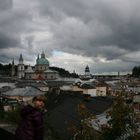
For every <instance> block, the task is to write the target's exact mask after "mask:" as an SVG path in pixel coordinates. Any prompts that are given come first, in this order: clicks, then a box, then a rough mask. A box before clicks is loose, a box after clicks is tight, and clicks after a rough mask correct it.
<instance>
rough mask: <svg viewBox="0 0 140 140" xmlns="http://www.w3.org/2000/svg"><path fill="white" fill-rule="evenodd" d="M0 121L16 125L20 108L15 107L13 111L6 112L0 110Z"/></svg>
mask: <svg viewBox="0 0 140 140" xmlns="http://www.w3.org/2000/svg"><path fill="white" fill-rule="evenodd" d="M0 121H3V122H6V123H15V124H17V123H18V122H19V121H20V107H19V106H17V107H16V108H15V110H13V111H8V112H5V111H4V110H0Z"/></svg>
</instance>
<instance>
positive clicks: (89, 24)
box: [40, 0, 140, 60]
mask: <svg viewBox="0 0 140 140" xmlns="http://www.w3.org/2000/svg"><path fill="white" fill-rule="evenodd" d="M139 4H140V2H139V1H138V0H136V1H133V2H132V1H130V0H124V1H120V0H119V1H114V0H103V1H97V0H94V1H93V0H87V1H86V2H85V1H83V0H72V1H66V0H59V1H57V0H53V1H52V0H47V1H45V0H41V8H40V9H41V14H42V15H43V16H46V17H50V18H52V20H54V21H55V20H56V21H57V24H58V26H56V28H61V31H60V30H58V29H56V30H55V29H54V27H53V29H52V30H53V32H54V34H55V37H56V39H58V43H59V42H60V46H61V48H62V50H64V51H66V50H67V51H70V52H74V51H75V52H76V53H77V52H79V54H84V55H87V56H92V55H95V56H96V55H102V56H105V57H106V58H107V59H109V60H110V59H113V58H114V59H116V58H117V57H120V56H121V55H123V53H124V54H125V53H126V52H130V51H136V50H139V45H140V40H139V38H140V16H139V14H138V13H139V12H138V11H139V8H138V5H139ZM68 17H72V18H75V19H76V20H77V21H79V22H81V23H83V25H84V26H85V27H86V28H87V30H85V33H86V32H88V33H89V34H90V36H88V38H86V36H85V38H83V36H82V34H74V33H75V32H73V31H71V29H75V30H77V28H80V27H78V24H77V25H76V23H75V25H71V26H77V28H76V27H75V28H73V27H72V28H71V27H70V26H66V27H65V24H67V23H64V25H63V22H65V19H66V18H68ZM61 26H63V27H64V28H63V27H61ZM81 27H82V26H81ZM66 28H67V29H66ZM65 30H66V31H67V32H66V34H65ZM68 30H69V31H68ZM81 30H82V28H81ZM78 31H79V30H78ZM66 35H68V38H66V37H64V36H66ZM60 37H61V38H60ZM76 40H77V41H79V40H81V41H79V42H78V43H77V42H76ZM64 44H65V46H63V45H64ZM66 44H67V45H66ZM104 46H112V48H113V46H117V48H118V51H117V50H116V51H117V52H115V51H113V49H111V50H109V49H108V47H104ZM85 47H86V48H87V51H86V52H85ZM79 48H80V50H79ZM119 49H120V50H122V49H123V50H124V51H123V52H122V51H119ZM72 50H73V51H72ZM100 50H101V51H100ZM91 52H92V53H91ZM97 52H98V54H97Z"/></svg>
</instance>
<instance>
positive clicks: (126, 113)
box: [102, 95, 137, 140]
mask: <svg viewBox="0 0 140 140" xmlns="http://www.w3.org/2000/svg"><path fill="white" fill-rule="evenodd" d="M109 115H110V116H111V120H109V122H108V123H109V127H108V128H105V129H103V133H102V140H115V139H118V138H120V137H124V135H125V134H129V135H130V136H128V137H127V139H128V138H129V137H135V136H136V135H137V127H136V123H135V113H134V111H133V109H132V107H130V106H128V105H127V104H126V103H125V101H124V99H123V97H122V96H121V95H120V96H118V97H117V98H116V101H115V103H114V105H113V107H112V109H111V110H110V112H109Z"/></svg>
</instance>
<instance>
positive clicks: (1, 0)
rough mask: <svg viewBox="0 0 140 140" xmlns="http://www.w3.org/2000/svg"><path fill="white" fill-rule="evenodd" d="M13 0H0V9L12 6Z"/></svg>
mask: <svg viewBox="0 0 140 140" xmlns="http://www.w3.org/2000/svg"><path fill="white" fill-rule="evenodd" d="M12 5H13V0H0V11H3V10H7V9H10V8H12Z"/></svg>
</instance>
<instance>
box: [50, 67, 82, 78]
mask: <svg viewBox="0 0 140 140" xmlns="http://www.w3.org/2000/svg"><path fill="white" fill-rule="evenodd" d="M50 69H51V70H55V71H58V72H59V75H60V76H61V77H73V78H78V77H79V76H78V74H76V73H70V72H69V71H67V70H65V69H63V68H58V67H50Z"/></svg>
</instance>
